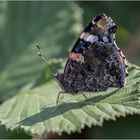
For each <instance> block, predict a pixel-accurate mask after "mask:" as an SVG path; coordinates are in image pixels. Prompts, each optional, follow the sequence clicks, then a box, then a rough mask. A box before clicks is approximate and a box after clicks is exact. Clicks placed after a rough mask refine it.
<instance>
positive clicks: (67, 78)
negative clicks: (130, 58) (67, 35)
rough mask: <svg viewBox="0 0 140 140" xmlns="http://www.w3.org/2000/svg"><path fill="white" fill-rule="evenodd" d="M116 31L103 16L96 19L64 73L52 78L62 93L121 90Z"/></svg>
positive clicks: (124, 66) (121, 69) (121, 59)
mask: <svg viewBox="0 0 140 140" xmlns="http://www.w3.org/2000/svg"><path fill="white" fill-rule="evenodd" d="M116 30H117V26H116V25H115V23H114V22H113V20H112V19H111V18H110V17H108V16H106V15H105V14H100V15H98V16H96V17H95V18H94V19H93V20H92V21H91V22H90V23H89V25H88V26H87V27H86V28H85V29H84V31H83V32H82V33H81V35H80V37H79V38H78V40H77V41H76V43H75V45H74V47H73V49H72V51H71V53H70V55H69V57H68V60H67V62H66V65H65V69H64V73H55V74H53V76H54V78H55V79H56V80H57V81H58V83H60V85H61V86H62V88H63V89H64V91H65V92H67V93H73V94H76V93H78V92H81V93H82V92H91V91H104V90H107V88H108V87H118V88H121V87H123V86H124V83H125V78H126V77H127V75H128V72H127V64H126V61H125V56H124V55H123V54H122V51H120V49H119V48H118V47H117V45H116V42H115V33H116ZM38 48H39V47H38ZM39 49H40V48H39ZM39 54H40V53H39ZM40 55H41V54H40Z"/></svg>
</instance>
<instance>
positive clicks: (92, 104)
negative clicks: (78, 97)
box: [81, 92, 95, 105]
mask: <svg viewBox="0 0 140 140" xmlns="http://www.w3.org/2000/svg"><path fill="white" fill-rule="evenodd" d="M81 93H82V95H83V96H84V97H85V99H86V100H89V99H88V97H87V96H86V95H85V94H84V93H83V92H81ZM86 103H90V104H91V105H95V104H94V103H92V102H91V101H86Z"/></svg>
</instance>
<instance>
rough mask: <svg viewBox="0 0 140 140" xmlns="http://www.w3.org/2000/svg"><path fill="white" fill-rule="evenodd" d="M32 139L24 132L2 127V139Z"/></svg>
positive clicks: (0, 130)
mask: <svg viewBox="0 0 140 140" xmlns="http://www.w3.org/2000/svg"><path fill="white" fill-rule="evenodd" d="M21 138H22V139H30V138H31V136H29V135H26V134H25V133H23V131H22V132H21V131H16V130H15V131H10V130H8V129H5V127H4V126H0V139H21Z"/></svg>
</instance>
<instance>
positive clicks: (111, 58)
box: [64, 42, 126, 93]
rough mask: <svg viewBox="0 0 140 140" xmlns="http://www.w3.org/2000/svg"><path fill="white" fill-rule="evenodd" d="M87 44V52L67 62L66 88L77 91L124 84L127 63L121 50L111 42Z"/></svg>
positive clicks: (69, 90)
mask: <svg viewBox="0 0 140 140" xmlns="http://www.w3.org/2000/svg"><path fill="white" fill-rule="evenodd" d="M86 45H87V48H86V50H85V53H81V54H80V56H79V57H78V58H77V59H76V60H75V59H69V60H68V62H67V65H66V67H65V72H64V84H65V90H66V91H67V92H72V93H76V92H80V91H103V90H106V89H107V88H108V87H122V86H124V82H125V77H126V71H125V69H126V65H125V63H124V59H122V56H121V55H120V52H119V51H118V50H117V49H116V48H115V47H114V46H112V45H111V44H110V43H104V42H97V43H94V44H92V45H89V44H86Z"/></svg>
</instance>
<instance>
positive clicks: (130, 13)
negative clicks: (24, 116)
mask: <svg viewBox="0 0 140 140" xmlns="http://www.w3.org/2000/svg"><path fill="white" fill-rule="evenodd" d="M102 12H104V13H106V14H107V15H108V16H111V17H112V19H113V20H114V22H115V23H116V24H117V25H118V30H117V34H116V38H117V44H118V46H119V47H120V48H121V49H122V50H123V52H124V54H125V55H126V58H127V59H128V60H129V61H130V62H131V63H134V64H137V65H140V47H139V46H140V2H111V1H108V2H107V1H106V2H105V1H104V2H101V1H100V2H96V1H93V2H92V1H90V2H80V1H78V2H74V1H73V2H49V1H48V2H47V1H46V2H39V1H38V2H37V1H33V2H31V1H30V2H24V1H21V2H8V1H6V2H2V1H1V2H0V103H2V102H4V101H5V100H7V99H8V98H10V97H12V96H14V95H16V94H17V93H18V91H19V90H24V89H25V88H29V87H31V86H33V85H36V83H38V82H36V81H41V80H42V79H43V77H44V74H46V73H47V72H49V70H48V69H45V67H46V64H45V63H44V62H42V61H41V60H40V59H39V57H38V55H37V49H36V43H39V44H40V46H41V48H42V49H43V50H44V52H45V54H47V56H48V57H49V58H50V60H51V59H52V58H63V59H66V57H67V56H68V54H69V52H70V50H71V49H72V46H73V45H74V42H75V41H76V39H77V38H78V36H79V34H80V32H81V31H82V29H83V28H84V27H85V26H86V25H87V24H88V23H89V21H90V20H91V19H92V18H93V17H94V16H96V15H97V14H100V13H102ZM46 71H47V72H46ZM46 75H47V74H46ZM139 124H140V117H139V116H127V117H126V118H119V119H117V121H115V122H114V121H109V122H107V121H106V122H105V123H104V125H103V126H102V127H92V128H85V129H84V130H82V132H81V134H78V133H73V134H71V135H69V136H68V135H66V134H64V135H62V136H61V138H140V133H139V130H140V125H139ZM0 130H1V132H2V133H0V138H9V137H10V138H21V137H22V138H29V136H27V135H25V134H24V133H23V132H15V133H13V132H10V131H6V130H5V128H4V127H1V128H0ZM44 137H45V136H44ZM49 138H59V136H58V135H57V134H50V135H49Z"/></svg>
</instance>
